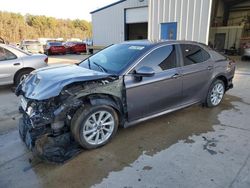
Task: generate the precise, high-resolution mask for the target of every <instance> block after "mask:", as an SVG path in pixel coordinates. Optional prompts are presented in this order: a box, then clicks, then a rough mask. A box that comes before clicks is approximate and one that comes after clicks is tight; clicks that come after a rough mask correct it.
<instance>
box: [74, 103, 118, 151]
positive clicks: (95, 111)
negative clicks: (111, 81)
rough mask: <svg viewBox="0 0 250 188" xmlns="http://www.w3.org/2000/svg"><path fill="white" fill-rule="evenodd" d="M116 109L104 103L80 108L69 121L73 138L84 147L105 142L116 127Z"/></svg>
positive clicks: (96, 146) (93, 146) (112, 135)
mask: <svg viewBox="0 0 250 188" xmlns="http://www.w3.org/2000/svg"><path fill="white" fill-rule="evenodd" d="M118 123H119V121H118V116H117V113H116V111H115V110H114V109H113V108H111V107H109V106H106V105H100V106H86V107H84V108H80V109H79V110H78V111H77V112H76V113H75V115H74V117H73V119H72V123H71V132H72V134H73V136H74V138H75V140H76V141H77V142H78V143H79V144H80V145H81V146H82V147H83V148H85V149H93V148H98V147H100V146H103V145H105V144H107V143H108V142H109V141H110V140H111V139H112V138H113V137H114V135H115V134H116V132H117V129H118Z"/></svg>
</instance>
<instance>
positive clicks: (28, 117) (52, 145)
mask: <svg viewBox="0 0 250 188" xmlns="http://www.w3.org/2000/svg"><path fill="white" fill-rule="evenodd" d="M37 76H38V75H36V74H33V75H31V76H29V77H28V78H27V79H26V80H25V81H24V82H23V83H22V84H21V85H19V86H18V87H17V89H16V95H17V96H19V95H21V106H20V108H19V110H20V112H21V113H22V118H20V120H19V133H20V137H21V139H22V140H23V141H24V143H25V144H26V146H27V148H28V149H30V150H31V151H33V152H35V153H36V154H38V156H40V157H42V158H44V159H47V160H49V161H54V162H63V161H65V160H67V159H69V158H71V157H72V156H73V155H75V154H77V153H78V152H79V151H80V147H79V146H78V144H77V143H76V141H75V140H74V139H73V137H72V135H71V131H70V130H71V128H70V127H71V120H72V118H73V116H74V114H75V112H76V110H77V109H79V108H80V107H84V106H85V105H88V104H91V103H92V102H93V101H92V98H93V97H92V96H93V94H104V95H111V94H112V95H113V96H115V97H117V98H120V99H121V98H122V87H123V82H122V80H121V79H119V77H112V76H109V75H105V77H104V78H98V79H96V80H94V79H93V78H92V80H91V79H90V78H89V79H88V80H86V79H83V81H80V80H77V82H75V79H72V82H71V83H70V82H69V81H67V82H66V83H65V82H64V83H62V82H61V83H60V84H59V85H60V87H62V89H61V91H60V92H59V95H57V96H46V98H44V95H43V94H42V93H41V96H43V97H42V99H41V100H39V97H37V96H38V94H39V93H38V91H36V89H35V87H36V86H35V85H34V82H36V78H35V77H37ZM31 87H33V89H32V91H34V93H35V92H36V97H33V98H32V95H30V94H29V95H28V96H27V93H28V92H27V91H29V90H31V89H30V88H31ZM37 87H40V88H42V87H41V86H37ZM54 87H57V85H55V86H54ZM59 89H60V88H59ZM40 92H43V91H42V90H41V91H40ZM44 92H45V91H44ZM30 93H32V92H30Z"/></svg>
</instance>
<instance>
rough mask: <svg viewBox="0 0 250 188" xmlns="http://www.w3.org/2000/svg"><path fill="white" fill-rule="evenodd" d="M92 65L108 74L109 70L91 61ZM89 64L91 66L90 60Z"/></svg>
mask: <svg viewBox="0 0 250 188" xmlns="http://www.w3.org/2000/svg"><path fill="white" fill-rule="evenodd" d="M91 63H93V64H94V65H95V66H97V67H98V68H99V69H100V70H102V72H108V71H107V69H105V68H104V67H103V66H101V65H99V64H98V63H96V62H94V61H91ZM89 64H90V60H89Z"/></svg>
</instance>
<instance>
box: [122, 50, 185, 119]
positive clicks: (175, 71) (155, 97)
mask: <svg viewBox="0 0 250 188" xmlns="http://www.w3.org/2000/svg"><path fill="white" fill-rule="evenodd" d="M176 51H177V50H176V47H175V46H174V45H168V46H163V47H160V48H157V49H155V50H154V51H152V52H151V53H150V54H148V55H147V56H146V57H145V58H144V59H143V60H142V61H141V62H140V63H139V64H138V65H137V66H136V67H135V69H137V70H138V68H140V67H143V66H146V67H151V68H152V69H153V70H154V72H155V75H154V76H152V77H143V78H142V79H141V80H138V79H136V78H135V76H134V74H133V71H131V73H130V74H128V75H125V78H124V81H125V87H126V98H127V111H128V119H129V121H133V120H136V119H140V118H143V117H147V116H150V115H153V114H156V113H160V112H162V111H165V110H167V109H170V108H172V107H174V106H178V104H179V103H180V102H181V91H182V80H181V76H180V67H179V63H178V62H179V61H178V59H177V58H178V57H177V55H176Z"/></svg>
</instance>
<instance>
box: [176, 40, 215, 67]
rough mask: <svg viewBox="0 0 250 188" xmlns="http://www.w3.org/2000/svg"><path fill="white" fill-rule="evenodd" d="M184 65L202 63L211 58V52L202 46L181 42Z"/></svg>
mask: <svg viewBox="0 0 250 188" xmlns="http://www.w3.org/2000/svg"><path fill="white" fill-rule="evenodd" d="M180 46H181V51H182V56H183V61H184V66H187V65H192V64H197V63H202V62H205V61H207V60H209V59H210V55H209V53H208V52H207V51H206V50H204V49H203V48H201V47H200V46H197V45H193V44H181V45H180Z"/></svg>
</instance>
